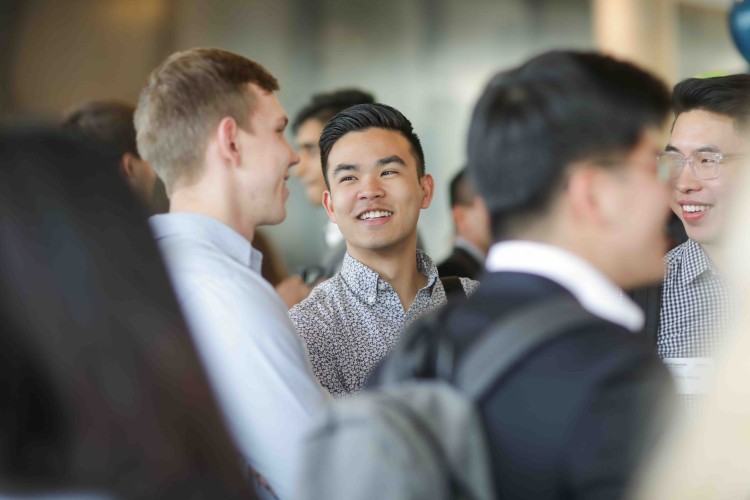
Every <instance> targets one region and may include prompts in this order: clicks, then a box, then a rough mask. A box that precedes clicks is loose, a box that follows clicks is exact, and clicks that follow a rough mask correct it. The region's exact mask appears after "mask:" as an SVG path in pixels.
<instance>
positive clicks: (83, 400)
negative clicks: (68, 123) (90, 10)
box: [0, 131, 245, 498]
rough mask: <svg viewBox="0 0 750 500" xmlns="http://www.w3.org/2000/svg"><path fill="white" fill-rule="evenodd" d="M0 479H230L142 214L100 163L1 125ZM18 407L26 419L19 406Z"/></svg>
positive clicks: (230, 449) (206, 487)
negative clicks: (6, 129) (5, 130)
mask: <svg viewBox="0 0 750 500" xmlns="http://www.w3.org/2000/svg"><path fill="white" fill-rule="evenodd" d="M0 150H2V152H3V155H2V156H1V157H0V323H1V326H0V329H2V332H3V334H2V335H1V336H0V344H2V346H1V347H0V352H2V353H3V354H4V360H3V362H2V363H0V374H1V375H0V378H2V380H3V384H2V386H1V387H0V400H2V401H3V404H2V405H0V427H1V428H0V435H2V436H12V439H5V438H3V439H0V486H2V488H3V489H4V490H6V491H7V490H8V489H15V490H17V491H29V490H33V489H36V490H38V489H46V490H49V489H65V488H73V489H94V490H100V491H105V492H109V493H113V494H115V496H123V497H127V498H131V497H158V496H169V495H170V494H177V495H179V494H180V492H181V494H183V495H186V494H194V493H195V492H196V491H204V492H205V494H206V495H209V496H210V495H211V494H213V493H216V494H218V495H219V496H222V495H229V496H238V495H240V494H241V492H244V491H245V485H244V481H243V478H242V473H241V471H240V470H239V465H238V461H237V455H236V450H235V448H234V446H233V444H232V443H231V439H230V437H229V435H228V434H227V433H226V431H225V430H224V427H223V423H222V418H221V416H220V414H219V411H218V409H217V406H216V404H215V401H214V399H213V396H212V394H211V391H210V389H209V386H208V382H207V380H206V378H205V376H204V374H203V371H202V369H201V364H200V361H199V359H198V356H197V353H196V352H195V349H194V348H193V345H192V342H191V340H190V337H189V335H188V333H187V330H186V327H185V325H184V323H183V320H182V318H181V316H180V314H179V309H178V306H177V303H176V300H175V298H174V296H173V293H172V290H171V288H170V286H169V284H168V279H167V276H166V272H165V270H164V268H163V266H162V264H161V261H160V259H159V256H158V253H157V250H156V247H155V244H154V242H153V239H152V236H151V234H150V232H149V229H148V226H147V225H146V223H145V221H144V220H143V218H142V215H141V212H140V210H139V208H138V205H137V203H136V202H135V200H134V199H133V196H132V194H131V193H130V191H129V190H128V189H127V187H126V186H125V185H124V184H123V183H122V181H121V179H120V178H119V177H118V175H117V173H116V171H115V169H114V168H111V169H104V168H101V166H102V164H106V163H107V162H110V161H113V160H112V159H111V158H109V157H105V156H102V155H101V152H100V151H98V150H93V149H90V148H89V147H86V146H85V145H82V144H80V143H78V142H77V141H75V140H73V139H71V138H70V137H65V136H62V135H59V134H56V133H52V132H48V131H24V132H5V133H0ZM29 416H33V418H29Z"/></svg>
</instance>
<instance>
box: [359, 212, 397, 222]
mask: <svg viewBox="0 0 750 500" xmlns="http://www.w3.org/2000/svg"><path fill="white" fill-rule="evenodd" d="M391 215H393V212H389V211H388V210H370V211H369V212H364V213H361V214H360V215H359V217H357V218H358V219H359V220H368V219H380V218H383V217H390V216H391Z"/></svg>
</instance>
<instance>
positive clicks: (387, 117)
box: [320, 104, 425, 189]
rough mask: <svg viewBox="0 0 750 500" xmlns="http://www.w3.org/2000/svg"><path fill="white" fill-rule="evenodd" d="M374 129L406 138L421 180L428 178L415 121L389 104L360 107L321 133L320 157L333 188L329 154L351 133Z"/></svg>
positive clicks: (342, 114)
mask: <svg viewBox="0 0 750 500" xmlns="http://www.w3.org/2000/svg"><path fill="white" fill-rule="evenodd" d="M371 128H380V129H384V130H392V131H394V132H398V133H400V134H401V135H403V136H404V137H405V138H406V140H407V141H409V144H410V146H411V150H412V154H413V155H414V158H415V159H416V161H417V171H418V175H419V177H420V178H421V177H422V175H424V172H425V162H424V152H423V151H422V144H421V143H420V141H419V137H417V134H416V133H415V132H414V128H413V127H412V125H411V122H410V121H409V120H408V119H407V118H406V117H405V116H404V115H403V114H401V112H400V111H398V110H397V109H395V108H392V107H390V106H387V105H385V104H358V105H356V106H352V107H350V108H347V109H346V110H344V111H342V112H340V113H338V114H337V115H336V116H334V117H333V119H331V121H330V122H328V124H327V125H326V126H325V128H324V129H323V132H322V133H321V134H320V158H321V163H322V168H323V177H324V178H325V180H326V186H328V188H329V189H330V183H329V181H328V172H327V170H328V168H327V167H328V155H329V154H330V153H331V149H332V148H333V146H334V144H336V141H338V140H339V139H341V138H342V137H343V136H344V135H346V134H348V133H350V132H364V131H365V130H368V129H371Z"/></svg>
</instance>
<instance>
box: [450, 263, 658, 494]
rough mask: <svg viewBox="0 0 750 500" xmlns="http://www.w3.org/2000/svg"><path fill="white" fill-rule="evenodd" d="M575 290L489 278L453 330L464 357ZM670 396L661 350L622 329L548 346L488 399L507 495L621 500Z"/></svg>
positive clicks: (484, 404)
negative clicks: (527, 308) (505, 320)
mask: <svg viewBox="0 0 750 500" xmlns="http://www.w3.org/2000/svg"><path fill="white" fill-rule="evenodd" d="M567 293H568V292H567V291H566V290H565V289H563V288H562V287H560V286H559V285H557V284H556V283H553V282H552V281H550V280H547V279H545V278H541V277H538V276H534V275H529V274H522V273H488V274H485V275H484V276H483V281H482V286H481V287H480V288H479V290H478V291H477V293H476V294H474V295H473V296H472V298H471V299H470V300H469V301H467V302H465V303H463V304H461V305H459V306H457V307H455V308H454V309H453V310H452V311H449V312H448V313H447V315H446V319H445V323H444V324H445V325H447V328H448V331H449V332H450V335H451V336H452V337H453V338H454V341H455V342H454V343H455V345H457V347H458V349H459V355H460V352H462V351H463V350H464V349H465V348H466V346H468V345H470V344H471V343H473V342H474V341H475V339H476V338H477V336H478V335H479V334H480V333H482V332H483V331H484V330H485V329H486V328H488V326H489V325H490V323H491V322H492V321H493V320H496V319H498V318H500V317H502V316H503V315H505V314H507V313H508V312H509V311H510V310H512V309H513V308H516V307H519V306H522V305H524V304H528V303H530V302H531V301H535V300H540V299H544V298H550V297H552V296H555V295H558V294H567ZM550 321H554V318H550ZM671 393H672V387H671V380H670V378H669V374H668V373H667V371H666V369H665V368H664V366H663V365H662V364H661V363H660V361H659V360H658V358H657V357H656V355H655V353H654V350H653V348H650V347H648V345H647V344H646V343H645V342H644V338H643V336H641V335H637V334H633V333H631V332H630V331H628V330H626V329H624V328H622V327H620V326H618V325H615V324H613V323H610V322H606V321H603V322H602V323H599V324H597V325H596V326H591V327H586V328H585V329H582V330H579V331H571V332H569V333H567V334H563V335H561V336H559V337H557V338H555V339H554V340H552V341H550V342H548V343H547V344H543V345H542V346H540V347H539V348H538V349H537V350H535V351H534V352H533V353H532V354H531V355H530V356H529V357H527V358H526V359H525V360H524V361H523V362H522V363H521V364H520V365H519V366H517V367H516V368H515V369H514V370H513V371H511V372H510V374H509V375H508V376H507V377H505V378H503V379H501V380H500V382H499V383H497V384H496V386H495V387H494V388H493V389H492V390H491V391H490V392H489V393H488V394H487V396H486V397H485V398H484V399H483V400H481V401H480V402H479V410H480V413H481V416H482V418H483V421H484V424H485V430H486V432H487V437H488V441H489V444H490V451H491V459H492V466H493V476H494V482H495V487H496V489H497V493H498V498H510V499H516V498H533V499H559V498H586V499H599V498H601V499H616V498H620V497H621V496H623V493H624V491H625V489H626V487H627V485H628V481H629V479H630V478H631V475H632V473H633V471H634V468H635V466H636V465H637V464H638V461H639V459H640V458H641V457H643V455H644V453H645V452H646V451H647V450H648V449H649V448H650V446H652V445H653V444H654V442H655V441H656V437H657V436H658V434H660V430H661V428H662V427H663V426H664V424H665V421H666V418H665V416H666V412H665V408H667V405H666V404H664V403H665V402H671Z"/></svg>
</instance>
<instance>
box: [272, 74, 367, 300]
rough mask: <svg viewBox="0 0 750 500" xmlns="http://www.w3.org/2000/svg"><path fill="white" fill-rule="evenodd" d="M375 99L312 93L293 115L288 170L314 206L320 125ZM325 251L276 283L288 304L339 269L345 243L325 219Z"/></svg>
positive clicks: (319, 194)
mask: <svg viewBox="0 0 750 500" xmlns="http://www.w3.org/2000/svg"><path fill="white" fill-rule="evenodd" d="M372 102H375V99H374V97H373V96H372V95H371V94H369V93H367V92H363V91H361V90H356V89H342V90H336V91H333V92H330V93H323V94H315V95H314V96H312V98H311V100H310V102H309V103H307V104H306V105H305V106H304V107H303V108H302V109H301V110H300V111H299V112H298V113H297V116H295V117H294V120H293V121H292V133H293V134H294V141H295V145H296V148H297V152H298V153H299V157H300V161H299V163H298V164H297V166H296V167H295V168H294V170H293V171H292V172H293V173H294V175H295V176H296V177H297V178H299V180H300V182H302V185H303V186H304V188H305V195H306V196H307V199H308V201H309V202H310V204H311V205H312V206H314V207H322V203H323V191H325V189H326V184H325V180H324V179H323V171H322V170H321V166H320V148H319V147H318V140H319V139H320V133H321V132H322V131H323V127H325V125H326V124H327V123H328V122H329V121H330V119H331V118H333V116H334V115H335V114H336V113H338V112H339V111H343V110H345V109H346V108H349V107H351V106H354V105H355V104H365V103H372ZM325 245H326V251H325V253H324V254H323V256H322V257H321V261H320V264H318V265H315V266H309V267H306V268H305V269H303V270H302V273H301V275H300V276H297V275H293V276H289V277H288V278H286V279H284V280H283V281H282V282H280V283H278V284H276V285H275V286H276V291H277V292H278V293H279V295H280V296H281V298H282V299H283V300H284V302H285V303H286V304H287V306H288V307H290V308H291V307H292V306H293V305H295V304H298V303H299V302H300V301H301V300H302V299H304V298H305V297H307V296H308V295H309V294H310V290H312V287H313V286H315V285H316V284H318V283H320V282H321V281H323V280H324V279H327V278H330V277H331V276H333V275H334V274H336V272H337V271H338V270H339V269H340V268H341V263H342V262H343V260H344V254H345V253H346V242H345V241H344V237H343V236H342V235H341V231H339V228H338V226H337V225H336V224H334V223H333V222H331V221H328V222H327V223H326V226H325Z"/></svg>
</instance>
